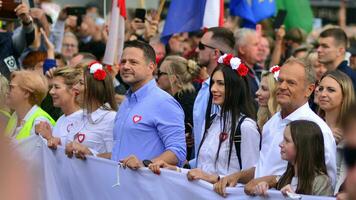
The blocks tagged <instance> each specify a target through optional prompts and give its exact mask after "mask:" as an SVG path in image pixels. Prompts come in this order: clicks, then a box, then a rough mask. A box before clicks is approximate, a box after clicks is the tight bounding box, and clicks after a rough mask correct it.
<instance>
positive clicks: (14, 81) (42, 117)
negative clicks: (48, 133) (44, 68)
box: [5, 70, 55, 141]
mask: <svg viewBox="0 0 356 200" xmlns="http://www.w3.org/2000/svg"><path fill="white" fill-rule="evenodd" d="M47 91H48V83H47V79H46V78H45V77H44V76H43V75H40V74H38V73H36V72H34V71H28V70H22V71H15V72H13V73H12V74H11V82H10V90H9V95H8V98H7V103H8V105H9V107H10V108H11V109H13V110H14V111H15V112H14V113H13V114H12V116H11V118H10V121H9V123H8V124H7V127H6V130H5V133H6V134H7V135H8V136H11V137H13V138H16V140H18V141H19V140H23V139H26V138H27V137H29V136H31V135H34V134H35V125H37V124H39V123H40V122H41V121H45V122H47V123H48V124H49V125H50V127H53V126H54V124H55V121H54V120H53V119H52V117H51V116H50V115H49V114H47V113H46V112H45V111H43V110H42V109H41V108H40V107H39V105H40V104H41V102H42V101H43V99H44V98H45V96H46V94H47Z"/></svg>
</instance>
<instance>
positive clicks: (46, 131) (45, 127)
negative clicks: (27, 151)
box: [35, 122, 52, 140]
mask: <svg viewBox="0 0 356 200" xmlns="http://www.w3.org/2000/svg"><path fill="white" fill-rule="evenodd" d="M35 133H36V134H39V135H41V136H42V137H43V138H45V139H46V140H49V139H50V138H51V137H52V128H51V126H50V125H49V124H48V123H47V122H40V123H39V124H36V125H35Z"/></svg>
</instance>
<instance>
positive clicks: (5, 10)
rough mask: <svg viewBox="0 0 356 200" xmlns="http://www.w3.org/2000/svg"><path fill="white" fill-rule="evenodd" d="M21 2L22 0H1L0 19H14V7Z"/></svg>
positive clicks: (15, 17)
mask: <svg viewBox="0 0 356 200" xmlns="http://www.w3.org/2000/svg"><path fill="white" fill-rule="evenodd" d="M21 3H22V0H2V7H1V8H0V19H3V20H10V21H12V20H16V19H17V15H16V12H15V11H14V10H15V8H16V7H17V6H18V5H20V4H21Z"/></svg>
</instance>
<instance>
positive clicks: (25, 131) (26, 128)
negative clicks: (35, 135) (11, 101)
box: [5, 107, 56, 140]
mask: <svg viewBox="0 0 356 200" xmlns="http://www.w3.org/2000/svg"><path fill="white" fill-rule="evenodd" d="M38 117H44V118H47V119H48V120H49V121H50V122H51V124H52V126H54V125H55V124H56V122H55V121H54V119H52V117H51V116H50V115H49V114H48V113H46V112H45V111H44V110H42V109H41V108H40V107H38V108H37V110H36V111H35V112H34V113H33V114H32V115H31V116H30V117H29V118H28V120H27V121H26V122H25V124H24V125H23V127H22V129H21V130H20V132H19V134H17V136H16V139H17V140H23V139H26V138H28V137H29V136H30V135H31V129H32V127H33V124H34V123H35V120H36V119H37V118H38ZM15 126H16V118H15V117H14V116H12V117H11V118H10V120H9V122H8V124H7V126H6V130H5V133H6V134H7V135H9V134H10V130H13V128H14V127H15Z"/></svg>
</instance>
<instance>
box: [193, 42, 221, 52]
mask: <svg viewBox="0 0 356 200" xmlns="http://www.w3.org/2000/svg"><path fill="white" fill-rule="evenodd" d="M205 47H208V48H210V49H217V50H219V52H220V53H221V54H222V55H223V54H224V52H222V51H221V50H220V49H218V48H216V47H212V46H209V45H206V44H203V43H202V42H201V41H199V44H198V49H199V50H204V49H205Z"/></svg>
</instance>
